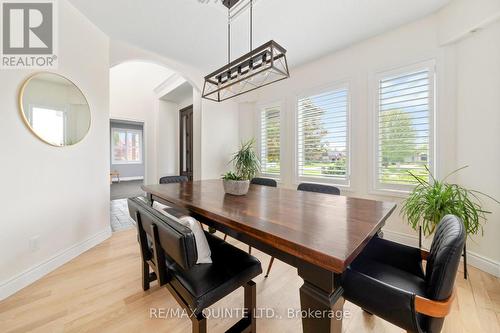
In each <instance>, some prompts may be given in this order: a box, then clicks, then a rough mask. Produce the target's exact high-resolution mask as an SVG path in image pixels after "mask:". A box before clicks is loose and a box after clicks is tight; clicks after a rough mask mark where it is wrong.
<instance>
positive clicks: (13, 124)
mask: <svg viewBox="0 0 500 333" xmlns="http://www.w3.org/2000/svg"><path fill="white" fill-rule="evenodd" d="M58 3H59V54H58V56H59V68H58V69H57V70H56V72H57V73H60V74H62V75H64V76H66V77H68V78H69V79H71V80H72V81H73V82H75V83H76V84H77V85H78V86H79V87H80V89H81V90H82V92H83V93H84V94H85V96H86V97H87V100H88V102H89V104H90V110H91V113H92V127H91V128H90V132H89V134H88V135H87V136H86V137H85V139H84V140H83V141H82V142H80V143H78V144H77V145H75V146H72V147H66V148H56V147H52V146H49V145H47V144H45V143H43V142H41V141H40V140H38V139H37V138H36V137H35V136H34V135H32V134H31V132H30V131H29V130H28V129H27V128H26V126H25V125H24V123H23V121H22V119H21V116H20V113H19V110H18V105H17V96H18V89H19V87H20V85H21V84H22V82H23V81H24V80H25V79H26V78H27V77H28V76H29V75H30V73H31V71H28V70H4V71H1V73H0V110H2V121H0V135H1V138H2V141H3V142H8V143H9V144H5V145H3V152H2V156H3V158H2V163H1V164H0V171H1V174H2V176H3V178H4V180H3V184H2V186H3V190H2V191H1V192H0V205H1V211H2V217H1V218H0V221H1V225H2V232H1V233H0V299H3V298H4V297H6V296H8V295H9V294H11V293H13V292H15V291H17V290H19V289H20V288H22V287H24V286H26V285H28V284H30V283H31V282H33V281H34V280H36V279H38V278H40V277H41V276H43V275H44V274H46V273H47V272H49V271H51V270H53V269H55V268H56V267H57V266H59V265H61V264H63V263H64V262H66V261H68V260H70V259H71V258H73V257H74V256H77V255H79V254H80V253H81V252H83V251H85V250H87V249H88V248H90V247H92V246H93V245H95V244H97V243H99V242H100V241H102V240H104V239H105V238H107V237H109V236H110V234H111V231H110V228H109V145H108V138H109V132H108V128H109V127H108V126H109V111H108V102H109V100H108V96H109V95H108V92H109V89H108V73H109V61H108V59H109V55H108V47H109V41H108V38H107V37H106V36H105V35H104V34H103V33H101V32H100V31H99V30H97V28H95V27H94V26H93V25H92V24H91V23H90V22H89V21H87V19H86V18H85V17H84V16H83V15H81V14H80V13H79V12H78V11H77V10H76V9H74V8H73V7H72V6H71V5H69V4H68V3H67V2H66V1H65V0H63V1H58ZM37 236H38V237H39V249H38V250H37V251H30V246H29V245H30V239H31V238H32V237H37Z"/></svg>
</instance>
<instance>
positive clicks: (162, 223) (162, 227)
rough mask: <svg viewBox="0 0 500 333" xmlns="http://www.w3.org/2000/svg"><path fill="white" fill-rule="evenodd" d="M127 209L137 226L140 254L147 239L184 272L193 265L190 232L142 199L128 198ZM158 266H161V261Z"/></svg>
mask: <svg viewBox="0 0 500 333" xmlns="http://www.w3.org/2000/svg"><path fill="white" fill-rule="evenodd" d="M128 207H129V212H130V216H131V217H132V218H133V219H134V220H135V221H136V223H137V230H138V233H139V242H140V243H141V250H142V251H144V250H146V246H147V240H146V239H145V238H146V237H145V236H147V238H149V240H150V241H152V243H153V246H154V247H155V250H156V251H158V250H160V248H161V250H162V251H163V253H164V254H165V255H166V256H167V257H168V258H170V259H172V260H173V261H175V262H176V263H177V264H178V265H179V266H180V267H182V268H183V269H186V270H187V269H189V268H191V267H193V266H194V265H195V264H196V261H197V260H198V252H197V250H196V240H195V238H194V234H193V232H192V231H191V229H189V228H187V227H185V226H183V225H181V224H180V223H178V222H176V221H174V220H173V219H170V218H169V217H168V216H166V215H164V214H162V213H160V212H158V211H157V210H155V209H153V208H152V207H151V206H150V204H149V202H148V200H147V199H145V198H143V197H138V198H130V199H128ZM144 243H146V244H144ZM157 264H158V265H164V263H163V262H162V263H157Z"/></svg>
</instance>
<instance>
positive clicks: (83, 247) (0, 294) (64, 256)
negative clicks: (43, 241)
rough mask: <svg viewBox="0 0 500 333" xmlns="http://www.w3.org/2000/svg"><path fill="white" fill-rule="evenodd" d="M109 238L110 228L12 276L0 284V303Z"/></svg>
mask: <svg viewBox="0 0 500 333" xmlns="http://www.w3.org/2000/svg"><path fill="white" fill-rule="evenodd" d="M109 237H111V227H108V228H106V229H104V230H102V231H100V232H98V233H97V234H95V235H93V236H91V237H89V238H87V239H86V240H84V241H83V242H81V243H79V244H75V245H73V246H71V247H70V248H68V249H66V250H63V251H61V252H59V253H58V254H56V255H55V256H53V257H52V258H50V259H48V260H46V261H44V262H42V263H40V264H38V265H36V266H34V267H32V268H30V269H28V270H26V271H24V272H22V273H20V274H18V275H17V276H14V277H13V278H11V279H10V280H8V281H5V282H2V283H0V301H1V300H3V299H5V298H7V297H9V296H10V295H12V294H14V293H16V292H18V291H19V290H21V289H23V288H25V287H26V286H28V285H30V284H32V283H33V282H35V281H37V280H39V279H40V278H42V277H43V276H45V275H47V274H48V273H50V272H52V271H53V270H55V269H56V268H58V267H60V266H62V265H64V264H65V263H67V262H68V261H70V260H71V259H73V258H75V257H78V256H79V255H80V254H82V253H83V252H85V251H87V250H89V249H91V248H93V247H94V246H96V245H98V244H100V243H102V242H103V241H105V240H106V239H108V238H109Z"/></svg>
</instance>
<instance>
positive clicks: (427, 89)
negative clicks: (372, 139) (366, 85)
mask: <svg viewBox="0 0 500 333" xmlns="http://www.w3.org/2000/svg"><path fill="white" fill-rule="evenodd" d="M433 106H434V71H433V67H432V66H429V67H425V68H421V69H419V70H412V71H406V72H403V73H399V74H397V75H385V76H381V78H380V79H379V81H378V117H377V118H378V122H377V123H378V126H377V127H378V128H377V132H378V136H377V154H376V166H377V175H376V178H377V187H378V188H382V189H408V188H410V187H411V186H413V185H415V184H417V181H416V180H415V179H414V178H413V177H411V175H410V174H409V172H411V173H413V174H415V175H417V176H419V177H422V178H423V179H426V180H427V179H428V177H429V175H428V172H427V170H426V167H427V168H429V170H431V166H432V162H433V161H432V135H433V131H432V120H433V112H434V107H433Z"/></svg>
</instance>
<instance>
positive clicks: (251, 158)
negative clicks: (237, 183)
mask: <svg viewBox="0 0 500 333" xmlns="http://www.w3.org/2000/svg"><path fill="white" fill-rule="evenodd" d="M254 144H255V140H254V139H251V140H249V141H248V142H245V143H242V144H241V146H240V149H239V150H238V151H237V152H236V153H234V156H233V159H232V160H231V162H232V163H234V168H235V169H236V174H237V175H238V176H240V177H242V178H243V179H245V180H251V179H252V178H254V177H255V176H256V175H257V174H258V173H259V171H260V162H259V159H258V158H257V154H256V153H255V149H254ZM231 162H230V163H231Z"/></svg>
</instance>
